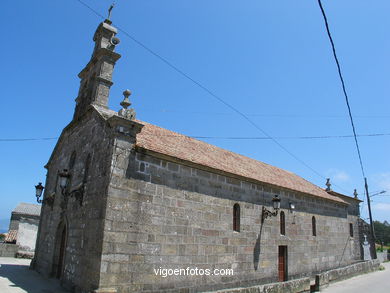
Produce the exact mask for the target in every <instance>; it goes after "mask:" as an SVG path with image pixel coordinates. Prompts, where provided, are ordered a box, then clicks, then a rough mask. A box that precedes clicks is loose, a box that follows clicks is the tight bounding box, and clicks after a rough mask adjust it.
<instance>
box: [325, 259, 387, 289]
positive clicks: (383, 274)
mask: <svg viewBox="0 0 390 293" xmlns="http://www.w3.org/2000/svg"><path fill="white" fill-rule="evenodd" d="M382 265H383V266H384V267H385V268H386V269H385V270H384V271H377V272H374V273H369V274H364V275H360V276H357V277H353V278H351V279H348V280H345V281H341V282H337V283H334V284H331V285H330V286H329V287H328V288H326V289H324V290H321V292H323V293H388V292H390V288H389V287H390V286H389V284H390V282H389V281H390V262H387V263H383V264H382Z"/></svg>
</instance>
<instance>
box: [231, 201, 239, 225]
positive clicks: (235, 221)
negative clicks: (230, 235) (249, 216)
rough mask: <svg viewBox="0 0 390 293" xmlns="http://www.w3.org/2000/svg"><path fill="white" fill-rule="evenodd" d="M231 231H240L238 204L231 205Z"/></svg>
mask: <svg viewBox="0 0 390 293" xmlns="http://www.w3.org/2000/svg"><path fill="white" fill-rule="evenodd" d="M233 231H236V232H240V205H239V204H238V203H236V204H234V206H233Z"/></svg>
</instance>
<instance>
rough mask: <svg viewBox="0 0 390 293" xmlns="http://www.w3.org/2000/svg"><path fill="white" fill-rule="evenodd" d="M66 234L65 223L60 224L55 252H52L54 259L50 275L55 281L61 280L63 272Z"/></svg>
mask: <svg viewBox="0 0 390 293" xmlns="http://www.w3.org/2000/svg"><path fill="white" fill-rule="evenodd" d="M67 234H68V233H67V227H66V225H65V223H63V222H62V223H61V224H60V225H59V226H58V229H57V233H56V240H55V250H54V257H53V270H52V275H53V277H55V278H57V279H61V277H62V274H63V272H64V260H65V251H66V242H67V241H66V240H67Z"/></svg>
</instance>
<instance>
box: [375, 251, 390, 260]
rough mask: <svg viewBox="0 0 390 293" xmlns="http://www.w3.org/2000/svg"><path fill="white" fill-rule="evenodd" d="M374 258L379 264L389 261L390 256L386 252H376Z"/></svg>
mask: <svg viewBox="0 0 390 293" xmlns="http://www.w3.org/2000/svg"><path fill="white" fill-rule="evenodd" d="M376 256H377V258H378V260H379V261H380V262H385V261H388V260H390V254H388V253H387V251H385V252H377V253H376Z"/></svg>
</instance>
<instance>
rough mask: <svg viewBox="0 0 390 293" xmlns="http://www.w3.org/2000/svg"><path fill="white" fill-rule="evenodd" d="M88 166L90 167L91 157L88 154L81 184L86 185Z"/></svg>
mask: <svg viewBox="0 0 390 293" xmlns="http://www.w3.org/2000/svg"><path fill="white" fill-rule="evenodd" d="M89 165H91V155H90V154H88V156H87V159H86V160H85V166H84V177H83V183H86V182H87V181H88V175H89Z"/></svg>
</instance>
